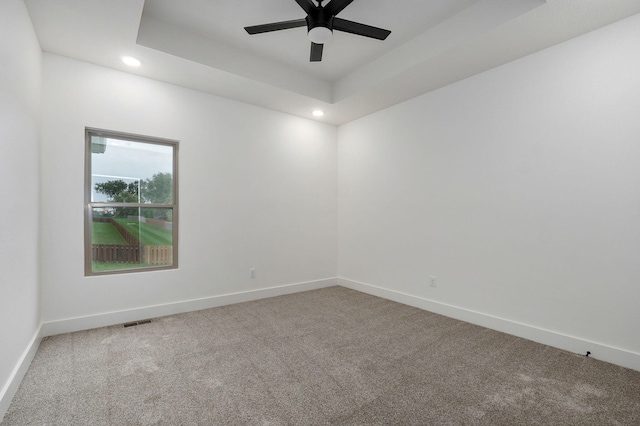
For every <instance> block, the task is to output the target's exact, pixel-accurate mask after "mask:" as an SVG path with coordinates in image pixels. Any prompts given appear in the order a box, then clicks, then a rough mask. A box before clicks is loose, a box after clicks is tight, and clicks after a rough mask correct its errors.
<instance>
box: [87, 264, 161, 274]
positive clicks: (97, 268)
mask: <svg viewBox="0 0 640 426" xmlns="http://www.w3.org/2000/svg"><path fill="white" fill-rule="evenodd" d="M158 266H165V265H147V264H144V263H117V262H93V268H92V271H93V272H102V271H115V270H120V269H133V268H147V267H158Z"/></svg>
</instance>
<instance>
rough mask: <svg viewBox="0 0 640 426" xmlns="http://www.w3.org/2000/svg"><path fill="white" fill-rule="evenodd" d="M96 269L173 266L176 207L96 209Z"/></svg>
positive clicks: (93, 237) (93, 260)
mask: <svg viewBox="0 0 640 426" xmlns="http://www.w3.org/2000/svg"><path fill="white" fill-rule="evenodd" d="M91 228H92V235H91V263H92V271H93V272H101V271H114V270H123V269H129V268H144V267H158V266H171V265H173V209H171V208H137V207H106V208H93V209H92V227H91Z"/></svg>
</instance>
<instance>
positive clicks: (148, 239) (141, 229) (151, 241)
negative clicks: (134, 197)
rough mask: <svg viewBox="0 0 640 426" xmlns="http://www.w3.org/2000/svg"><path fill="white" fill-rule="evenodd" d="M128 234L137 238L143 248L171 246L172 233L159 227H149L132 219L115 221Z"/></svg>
mask: <svg viewBox="0 0 640 426" xmlns="http://www.w3.org/2000/svg"><path fill="white" fill-rule="evenodd" d="M116 220H117V221H118V222H120V223H121V224H122V225H123V226H124V227H125V228H127V230H128V231H129V232H131V233H132V234H133V235H135V236H136V237H138V239H139V240H140V242H141V243H142V244H144V245H145V246H170V245H173V242H172V241H173V233H172V231H170V230H169V229H165V228H162V227H160V226H155V225H149V224H148V223H142V222H138V221H137V220H133V219H116Z"/></svg>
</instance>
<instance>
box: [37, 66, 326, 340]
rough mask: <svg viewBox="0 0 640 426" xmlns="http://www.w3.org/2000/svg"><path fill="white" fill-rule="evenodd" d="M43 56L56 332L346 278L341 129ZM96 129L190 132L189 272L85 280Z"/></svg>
mask: <svg viewBox="0 0 640 426" xmlns="http://www.w3.org/2000/svg"><path fill="white" fill-rule="evenodd" d="M43 63H44V68H43V69H44V71H43V75H44V79H43V93H44V95H43V127H42V133H43V138H42V150H41V157H42V169H41V173H42V201H41V202H42V236H41V240H42V315H43V321H44V322H45V326H46V333H52V332H59V331H67V330H68V329H69V328H72V329H73V328H87V327H90V326H95V325H101V324H102V323H104V322H107V323H108V322H114V321H115V322H118V321H123V320H126V319H127V315H129V314H130V315H129V316H132V317H133V318H137V319H140V316H141V315H146V314H149V315H154V314H158V313H163V314H164V313H170V312H173V311H180V310H186V309H193V308H198V307H206V306H209V305H215V304H217V302H216V300H217V299H215V297H216V296H221V295H228V294H233V293H238V292H252V291H256V290H263V289H269V288H273V287H278V286H284V285H291V284H298V283H308V282H312V284H313V283H315V284H316V285H328V284H331V283H333V284H335V277H336V264H337V259H336V244H337V234H336V228H337V226H336V217H337V212H336V204H337V157H336V155H337V147H336V140H337V129H336V128H335V127H334V126H329V125H325V124H321V123H318V122H314V121H310V120H305V119H301V118H296V117H293V116H289V115H285V114H282V113H277V112H273V111H269V110H265V109H261V108H258V107H253V106H249V105H246V104H242V103H239V102H235V101H230V100H226V99H222V98H218V97H215V96H211V95H206V94H203V93H200V92H196V91H192V90H187V89H184V88H180V87H177V86H172V85H168V84H165V83H160V82H157V81H153V80H149V79H146V78H142V77H138V76H134V75H131V74H127V73H122V72H119V71H115V70H111V69H107V68H103V67H99V66H94V65H90V64H87V63H84V62H78V61H75V60H71V59H67V58H64V57H60V56H56V55H51V54H45V55H44V60H43ZM143 66H144V65H143ZM85 126H88V127H95V128H101V129H108V130H115V131H120V132H128V133H134V134H141V135H149V136H157V137H162V138H169V139H176V140H179V141H180V148H179V155H180V168H179V185H180V188H179V200H180V223H179V226H180V238H179V250H180V252H179V257H180V259H179V265H180V267H179V269H177V270H170V271H157V272H145V273H136V274H123V275H115V276H101V277H84V270H83V258H84V253H83V208H82V206H83V191H84V189H83V185H84V129H85ZM249 268H256V269H257V277H256V278H255V279H250V278H249ZM327 279H329V281H323V280H327ZM301 288H306V287H304V286H303V287H301ZM251 294H255V295H258V296H264V295H268V294H271V293H268V292H267V293H265V292H259V291H258V292H256V293H251ZM211 298H213V299H211ZM200 299H205V300H204V301H201V302H202V303H199V304H198V303H187V304H184V305H179V303H180V302H185V301H193V300H200ZM229 301H231V299H228V298H227V299H224V300H223V302H229ZM176 303H178V305H175V304H176ZM166 304H169V305H172V304H173V305H172V306H173V307H170V308H169V309H164V310H162V309H159V310H158V309H156V310H153V309H152V310H145V308H148V307H153V306H158V305H166ZM128 310H133V311H132V312H130V313H129V314H126V313H124V314H116V315H111V316H110V315H109V313H112V312H121V311H128ZM101 315H102V316H103V319H104V321H102V320H98V321H93V322H92V321H91V320H87V318H84V320H82V321H80V320H78V321H76V322H75V323H74V322H73V320H72V319H74V318H82V317H92V316H93V317H95V316H98V317H99V316H101ZM67 320H71V321H70V322H67V325H68V327H67V326H62V327H55V326H51V324H47V323H53V324H55V323H57V322H58V323H59V322H62V323H65V321H67ZM76 326H77V327H76Z"/></svg>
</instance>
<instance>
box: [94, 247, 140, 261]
mask: <svg viewBox="0 0 640 426" xmlns="http://www.w3.org/2000/svg"><path fill="white" fill-rule="evenodd" d="M91 260H92V261H94V262H117V263H140V247H139V246H118V245H114V244H93V245H92V246H91Z"/></svg>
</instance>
